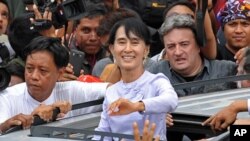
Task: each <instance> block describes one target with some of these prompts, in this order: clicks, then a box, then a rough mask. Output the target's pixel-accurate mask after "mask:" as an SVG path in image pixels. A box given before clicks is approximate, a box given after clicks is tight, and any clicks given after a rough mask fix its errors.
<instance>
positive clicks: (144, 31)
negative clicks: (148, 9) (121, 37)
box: [108, 17, 151, 45]
mask: <svg viewBox="0 0 250 141" xmlns="http://www.w3.org/2000/svg"><path fill="white" fill-rule="evenodd" d="M120 27H124V28H125V33H126V36H127V37H128V38H130V33H133V34H135V35H136V36H138V37H140V38H141V39H142V40H143V41H144V42H145V43H146V45H150V42H151V36H150V33H149V30H148V27H147V25H146V24H145V23H143V21H142V20H140V19H138V18H133V17H132V18H126V19H124V20H121V21H119V22H117V23H116V24H115V25H114V26H113V28H112V29H111V31H110V37H109V41H108V42H109V44H112V45H113V44H114V42H115V37H116V32H117V30H118V28H120Z"/></svg>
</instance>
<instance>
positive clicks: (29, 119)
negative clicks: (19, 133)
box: [0, 113, 33, 133]
mask: <svg viewBox="0 0 250 141" xmlns="http://www.w3.org/2000/svg"><path fill="white" fill-rule="evenodd" d="M32 123H33V116H31V115H25V114H22V113H20V114H18V115H15V116H13V117H11V118H9V119H7V120H6V121H4V122H3V123H1V124H0V132H1V133H4V132H6V131H7V130H8V129H10V128H11V127H13V126H18V125H22V127H23V129H28V128H30V126H31V124H32Z"/></svg>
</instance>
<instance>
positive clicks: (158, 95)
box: [109, 74, 178, 115]
mask: <svg viewBox="0 0 250 141" xmlns="http://www.w3.org/2000/svg"><path fill="white" fill-rule="evenodd" d="M152 79H153V80H151V82H150V88H149V89H147V91H145V92H146V93H147V94H145V96H144V97H147V96H148V98H144V99H142V100H141V101H139V100H138V101H135V102H132V101H130V100H128V99H124V98H120V99H118V100H116V101H114V102H113V103H111V105H110V106H109V113H110V115H119V114H122V115H123V114H129V113H132V112H136V111H138V112H143V113H146V114H155V113H167V112H172V111H173V110H174V109H175V108H176V107H177V103H178V97H177V94H176V92H175V90H174V88H173V87H172V85H171V84H170V82H169V80H168V79H167V78H166V77H165V76H164V75H163V74H157V75H156V76H155V77H154V78H152ZM158 107H161V108H158Z"/></svg>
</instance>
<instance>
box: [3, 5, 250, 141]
mask: <svg viewBox="0 0 250 141" xmlns="http://www.w3.org/2000/svg"><path fill="white" fill-rule="evenodd" d="M133 2H134V1H130V0H112V1H111V0H99V1H98V0H96V1H88V2H87V3H86V5H85V7H84V11H83V13H81V14H80V15H79V16H77V18H75V19H67V22H66V24H64V25H62V26H58V25H55V24H54V20H55V13H53V11H51V9H50V8H49V7H46V8H45V10H44V11H41V6H40V5H36V4H30V3H29V4H27V3H22V5H18V6H19V7H18V8H14V9H13V7H14V6H13V3H12V1H6V0H0V43H1V44H3V45H2V46H0V65H1V66H3V67H1V69H2V68H3V69H5V70H6V71H7V73H8V74H9V76H10V82H7V83H8V84H7V85H8V87H7V88H5V89H4V90H2V91H0V113H1V114H0V133H4V132H6V131H7V130H8V129H10V128H11V127H13V126H17V125H22V127H23V128H24V129H27V128H30V126H31V125H32V122H33V116H34V115H38V116H40V117H41V118H42V119H43V120H45V121H51V120H53V119H52V114H53V110H54V109H55V108H59V109H60V114H58V116H57V117H58V118H64V117H72V116H75V115H80V114H86V113H91V112H96V111H102V114H101V120H100V123H99V125H98V127H97V128H96V129H95V130H96V131H105V132H113V133H123V134H134V136H135V140H136V141H139V140H141V139H142V140H143V141H148V140H152V138H155V140H169V141H179V140H180V141H182V140H183V135H182V134H178V135H176V133H173V132H168V131H167V129H168V128H171V126H173V119H172V116H171V113H172V112H174V110H175V109H176V108H177V106H178V97H184V96H188V95H195V94H203V93H209V92H215V91H222V90H228V89H237V88H241V87H249V86H250V82H248V81H249V80H242V81H239V82H225V83H220V84H211V85H205V86H197V87H191V88H185V89H178V90H177V89H176V90H175V89H174V88H173V86H172V85H174V84H179V83H185V82H194V81H201V80H210V79H217V78H222V77H227V76H235V75H241V74H248V73H249V72H250V69H249V68H250V67H249V64H250V51H249V50H248V46H249V45H250V36H249V34H250V15H249V11H250V2H248V1H247V0H220V1H219V0H208V4H207V7H206V9H204V13H203V16H204V17H203V19H204V21H203V22H202V23H198V22H200V21H198V20H197V17H196V16H197V13H198V12H197V10H198V9H199V4H200V2H201V1H200V0H170V1H168V2H167V3H166V4H165V8H164V11H163V12H162V13H161V14H162V17H163V19H162V23H160V25H161V26H159V27H152V21H151V23H150V24H149V23H147V22H148V21H150V20H148V19H147V20H145V19H144V17H143V16H142V15H141V14H142V13H141V12H138V7H134V6H131V5H133ZM62 3H63V1H62V0H56V4H57V5H60V4H62ZM129 4H130V5H129ZM15 6H17V5H15ZM17 11H19V12H17ZM57 20H58V19H57ZM44 23H45V24H44ZM156 24H159V23H156ZM198 24H202V26H201V27H204V29H198V28H197V25H198ZM41 25H42V26H41ZM199 30H204V35H202V37H204V38H203V39H200V36H201V35H199V33H201V32H199ZM73 51H77V52H81V54H82V55H83V58H81V59H82V60H77V59H74V62H71V61H72V60H73V59H71V57H73V56H71V54H72V53H70V52H73ZM76 65H77V66H80V69H81V70H79V73H80V76H82V77H84V76H92V77H97V78H99V79H100V80H101V82H91V83H90V82H82V81H79V79H78V78H79V75H76V72H75V70H74V67H75V68H76ZM0 75H1V74H0ZM101 98H104V102H103V104H102V106H93V107H90V108H83V109H80V110H75V111H71V105H72V104H76V103H82V102H86V101H91V100H97V99H101ZM249 102H250V101H249V100H247V99H244V100H239V101H235V102H233V103H232V104H230V105H229V106H228V107H225V108H224V109H222V110H221V111H220V112H218V113H216V114H215V115H213V116H211V117H210V118H209V119H207V120H206V121H204V123H203V124H202V125H210V126H211V127H212V129H214V130H222V129H226V128H227V127H228V126H230V125H231V124H234V123H235V124H249V123H250V122H249V120H243V119H237V120H236V117H237V113H238V112H242V111H250V110H249V109H250V108H249V106H248V105H249ZM149 122H151V123H153V124H152V126H150V125H149ZM124 123H126V124H124ZM149 128H151V129H149ZM140 136H143V137H142V138H140ZM186 136H188V137H189V138H190V139H191V140H197V139H202V138H205V137H206V136H204V135H199V134H187V135H186ZM98 139H99V137H98V136H94V137H93V140H98ZM106 139H107V140H112V139H109V138H106Z"/></svg>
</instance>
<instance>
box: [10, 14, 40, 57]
mask: <svg viewBox="0 0 250 141" xmlns="http://www.w3.org/2000/svg"><path fill="white" fill-rule="evenodd" d="M30 18H31V15H30V14H23V15H21V16H19V17H17V18H15V19H14V20H13V21H12V22H11V24H10V26H9V30H8V37H9V42H10V44H11V46H12V48H13V49H14V51H15V52H16V55H17V56H20V57H21V58H22V59H24V57H23V56H22V51H23V49H24V47H25V46H26V45H27V44H29V42H30V41H31V40H32V39H34V38H35V37H38V36H41V34H40V33H39V32H38V31H36V30H34V29H32V28H31V27H32V23H31V21H30Z"/></svg>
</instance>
